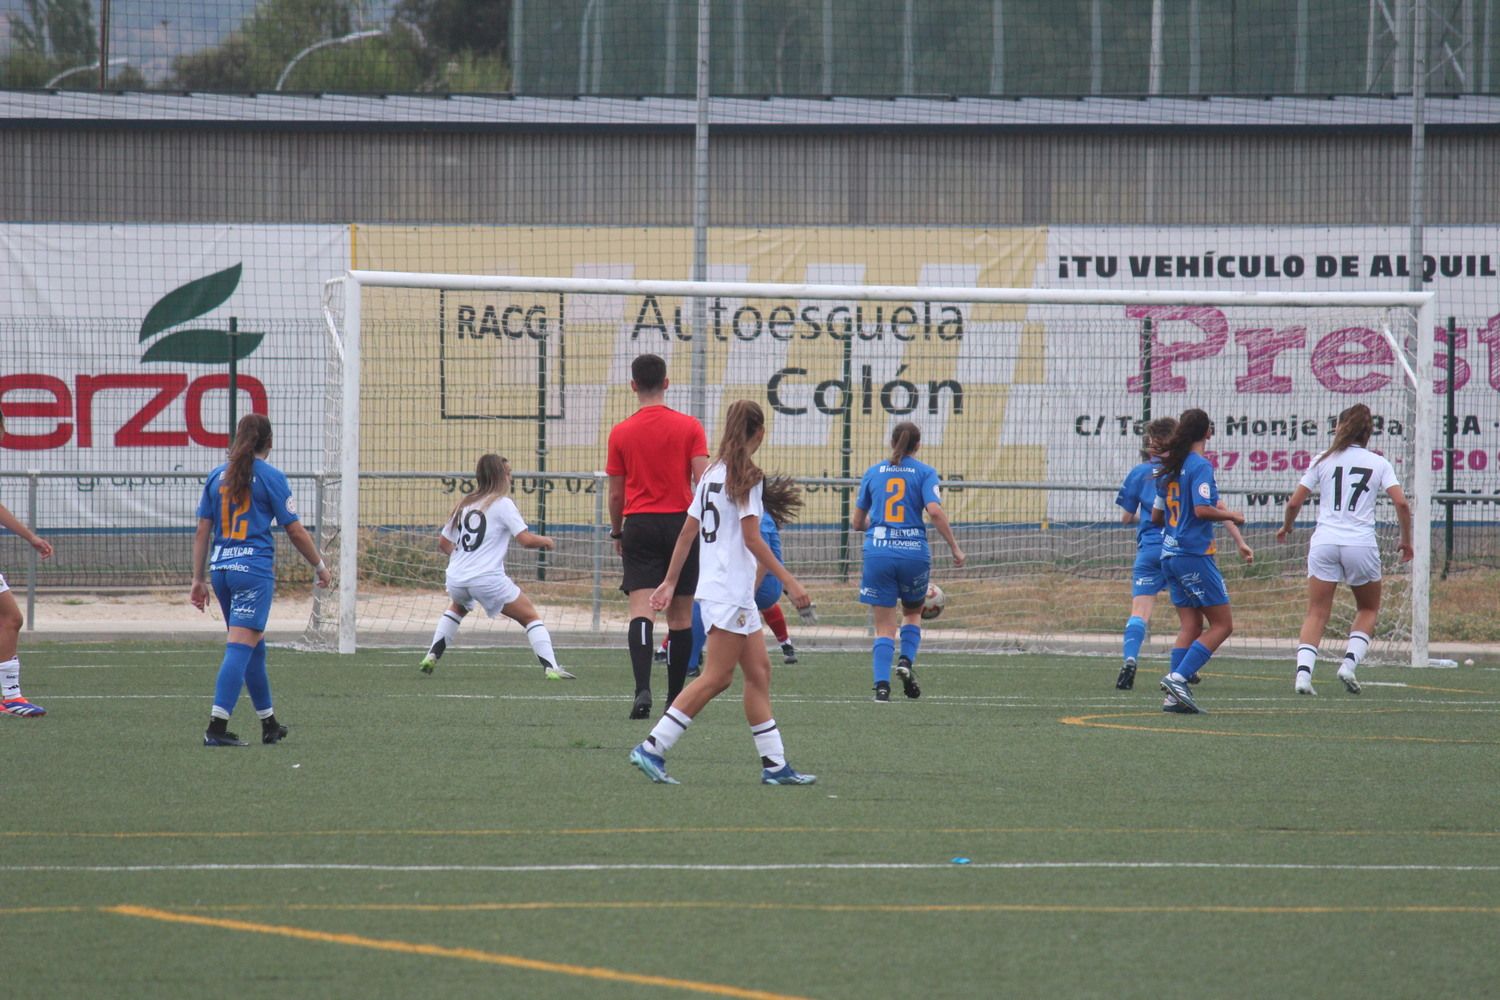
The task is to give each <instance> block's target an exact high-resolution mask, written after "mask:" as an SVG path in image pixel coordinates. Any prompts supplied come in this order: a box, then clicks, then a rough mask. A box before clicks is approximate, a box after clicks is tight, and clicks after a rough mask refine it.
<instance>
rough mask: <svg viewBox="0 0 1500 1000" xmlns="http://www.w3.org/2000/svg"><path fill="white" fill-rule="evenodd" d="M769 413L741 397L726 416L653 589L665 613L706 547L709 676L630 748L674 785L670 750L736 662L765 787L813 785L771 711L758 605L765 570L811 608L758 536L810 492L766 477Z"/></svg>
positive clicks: (649, 771)
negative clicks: (762, 465)
mask: <svg viewBox="0 0 1500 1000" xmlns="http://www.w3.org/2000/svg"><path fill="white" fill-rule="evenodd" d="M765 430H766V417H765V413H764V412H763V411H762V410H761V408H760V407H759V406H758V405H757V404H755V403H753V402H751V401H749V400H744V399H742V400H737V401H735V402H734V403H732V404H731V405H730V407H729V412H728V413H727V414H726V415H725V417H724V436H723V438H722V440H721V442H720V444H719V453H718V454H717V455H715V456H714V460H713V461H712V462H711V463H710V464H709V467H708V469H707V470H706V471H705V472H704V473H703V477H702V478H701V479H699V480H698V485H697V487H696V488H695V489H694V491H693V502H692V505H691V506H690V507H689V508H688V512H687V520H686V521H685V522H684V523H683V526H682V533H681V534H679V535H678V536H677V545H676V546H675V547H674V548H673V550H672V561H671V563H670V564H669V565H668V566H667V575H666V578H665V579H664V580H663V581H662V583H661V586H659V587H657V588H656V590H655V591H653V592H652V594H651V606H652V607H653V608H655V609H656V610H658V611H660V610H662V609H663V608H665V607H666V606H667V604H668V603H669V602H670V601H671V599H672V593H673V590H674V589H675V588H676V586H677V579H678V575H679V574H680V573H681V572H682V567H683V564H684V563H685V562H686V561H687V556H688V552H689V550H690V549H691V548H692V546H693V545H694V544H696V545H697V546H698V589H697V592H696V593H695V594H694V598H695V600H697V602H698V604H699V606H700V607H701V608H702V611H703V624H704V626H705V627H706V628H707V629H708V642H707V644H706V646H705V647H704V656H703V664H702V668H701V669H702V672H701V673H700V674H699V676H698V677H697V678H696V679H695V680H693V682H692V683H690V684H689V685H688V686H687V687H685V688H683V689H682V693H681V694H679V695H678V696H677V698H676V700H674V701H673V702H672V704H671V705H670V706H668V708H667V711H666V714H664V715H663V716H662V717H661V720H660V721H659V722H657V724H656V726H655V727H654V728H653V729H652V730H651V735H649V736H647V737H646V739H645V740H644V741H642V742H641V743H639V744H637V745H636V747H635V749H633V750H632V751H631V752H630V762H631V763H632V764H634V765H635V766H636V767H638V768H640V769H641V771H642V772H643V773H644V774H645V775H646V777H648V778H650V779H651V780H652V781H655V782H658V783H660V784H667V785H675V784H677V783H678V782H677V779H676V778H673V777H670V776H669V775H668V774H667V767H666V760H665V759H664V755H665V754H666V752H667V751H668V750H670V749H671V748H672V745H673V744H675V743H676V742H677V740H678V738H679V737H680V736H682V734H683V733H685V732H687V728H688V726H689V725H691V724H692V721H693V719H694V718H696V717H697V715H698V713H699V712H701V711H703V709H704V708H705V707H707V705H708V703H709V702H710V701H712V700H713V699H714V698H715V697H716V696H718V695H719V694H721V693H723V692H724V691H726V690H728V689H729V685H730V684H731V683H733V681H734V668H735V666H736V665H738V666H739V668H740V673H741V674H742V675H743V677H744V681H745V721H746V722H748V723H750V734H751V736H752V737H754V739H755V750H756V753H757V754H759V755H760V763H761V774H760V780H761V782H762V783H763V784H767V785H811V784H812V783H813V782H815V781H816V780H817V777H816V776H815V775H811V774H802V773H800V772H798V771H796V770H795V769H793V767H792V766H791V765H790V764H788V763H787V760H786V752H785V750H784V749H783V748H782V742H781V730H779V729H778V728H777V727H776V720H775V719H774V718H773V717H772V716H771V660H770V657H768V656H767V655H766V644H765V642H764V641H763V640H762V639H761V627H762V626H761V619H760V612H759V611H757V610H756V607H755V576H756V572H757V570H758V569H759V568H764V569H765V571H766V572H767V573H768V574H770V575H772V576H774V577H776V579H778V580H780V581H781V583H782V585H783V586H784V587H785V588H786V593H787V596H788V597H790V598H791V599H792V603H793V604H794V605H796V606H797V607H798V608H805V607H807V606H809V605H810V604H812V598H811V597H810V596H808V593H807V590H806V589H805V588H804V587H803V586H802V584H800V583H798V582H797V578H796V577H795V576H793V575H792V574H791V572H790V571H788V570H787V568H786V567H785V566H783V565H782V564H781V561H780V560H778V559H777V558H776V557H775V555H773V554H772V552H771V548H770V546H769V545H767V544H766V541H765V539H764V538H762V537H761V534H760V516H761V513H762V511H763V510H766V509H769V510H770V511H771V515H772V517H774V518H776V520H778V521H785V520H787V519H788V517H789V516H790V513H791V512H792V511H793V510H795V509H796V508H797V507H798V506H800V505H801V503H802V498H801V497H800V496H799V495H798V494H797V492H796V490H795V489H793V488H792V487H791V485H790V484H789V483H787V482H786V481H785V480H772V481H770V482H767V481H766V479H765V476H764V474H762V472H761V471H760V469H759V468H757V467H756V465H755V462H754V461H752V460H751V456H752V455H754V454H755V450H756V449H757V448H759V447H760V443H761V441H762V439H763V438H764V437H765Z"/></svg>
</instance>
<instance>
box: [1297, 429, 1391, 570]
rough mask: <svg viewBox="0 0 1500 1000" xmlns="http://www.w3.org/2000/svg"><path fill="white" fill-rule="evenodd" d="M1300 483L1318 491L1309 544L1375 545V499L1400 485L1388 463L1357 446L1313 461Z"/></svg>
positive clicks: (1312, 490) (1314, 491)
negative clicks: (1315, 520) (1314, 525)
mask: <svg viewBox="0 0 1500 1000" xmlns="http://www.w3.org/2000/svg"><path fill="white" fill-rule="evenodd" d="M1301 482H1302V485H1303V486H1305V487H1307V489H1308V490H1309V491H1310V492H1313V493H1316V494H1318V526H1317V528H1315V529H1314V530H1313V535H1312V539H1311V540H1310V541H1309V542H1308V544H1309V545H1367V546H1373V545H1375V544H1376V541H1375V502H1376V500H1377V499H1379V497H1380V494H1382V493H1384V492H1385V491H1386V490H1388V489H1390V488H1391V487H1392V486H1400V485H1401V484H1400V482H1399V481H1398V480H1397V479H1396V470H1395V469H1393V468H1391V463H1390V462H1387V461H1386V460H1385V458H1384V457H1382V456H1380V455H1377V454H1375V453H1374V452H1373V451H1370V450H1369V449H1367V448H1361V447H1359V446H1358V445H1353V446H1351V447H1349V448H1345V449H1344V450H1343V451H1339V452H1335V453H1333V454H1332V455H1329V456H1327V457H1326V458H1323V459H1322V460H1320V461H1318V462H1315V463H1314V464H1313V466H1312V468H1310V469H1308V470H1307V472H1305V473H1303V475H1302V480H1301Z"/></svg>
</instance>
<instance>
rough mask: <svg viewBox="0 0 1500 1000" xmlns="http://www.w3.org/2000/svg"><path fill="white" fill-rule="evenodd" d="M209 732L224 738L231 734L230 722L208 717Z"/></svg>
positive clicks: (214, 716)
mask: <svg viewBox="0 0 1500 1000" xmlns="http://www.w3.org/2000/svg"><path fill="white" fill-rule="evenodd" d="M208 731H209V732H210V733H212V734H213V735H214V736H223V735H224V734H225V733H227V732H229V720H228V719H221V718H219V717H218V716H217V715H210V716H209V717H208Z"/></svg>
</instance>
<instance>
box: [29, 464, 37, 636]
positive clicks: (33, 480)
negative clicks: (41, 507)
mask: <svg viewBox="0 0 1500 1000" xmlns="http://www.w3.org/2000/svg"><path fill="white" fill-rule="evenodd" d="M38 477H39V473H38V472H37V470H35V469H27V470H26V526H27V527H29V528H30V529H31V530H32V531H36V493H37V479H38ZM26 549H27V551H28V552H29V553H30V555H29V556H28V557H27V560H26V631H28V632H34V631H36V564H37V554H36V549H35V548H33V547H32V546H30V545H28V546H26Z"/></svg>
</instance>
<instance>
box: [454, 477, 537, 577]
mask: <svg viewBox="0 0 1500 1000" xmlns="http://www.w3.org/2000/svg"><path fill="white" fill-rule="evenodd" d="M525 530H526V522H525V520H523V519H522V517H521V512H520V511H519V510H517V509H516V502H515V501H514V500H512V499H511V498H510V497H501V498H500V499H498V500H495V501H492V502H491V503H490V504H489V505H488V506H486V507H482V508H481V507H465V508H464V509H463V510H462V511H461V512H460V513H459V516H458V524H457V526H455V525H454V523H453V519H452V518H449V519H448V521H447V522H446V523H445V524H444V525H443V537H444V538H446V539H448V541H450V542H452V543H453V552H452V553H450V554H449V556H448V583H450V584H466V583H473V582H474V581H475V580H480V579H483V578H485V577H488V576H494V575H495V574H497V573H498V574H500V575H501V576H504V575H505V553H506V551H508V550H509V549H510V540H511V539H512V538H514V537H516V536H517V535H519V534H520V533H521V532H523V531H525Z"/></svg>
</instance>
